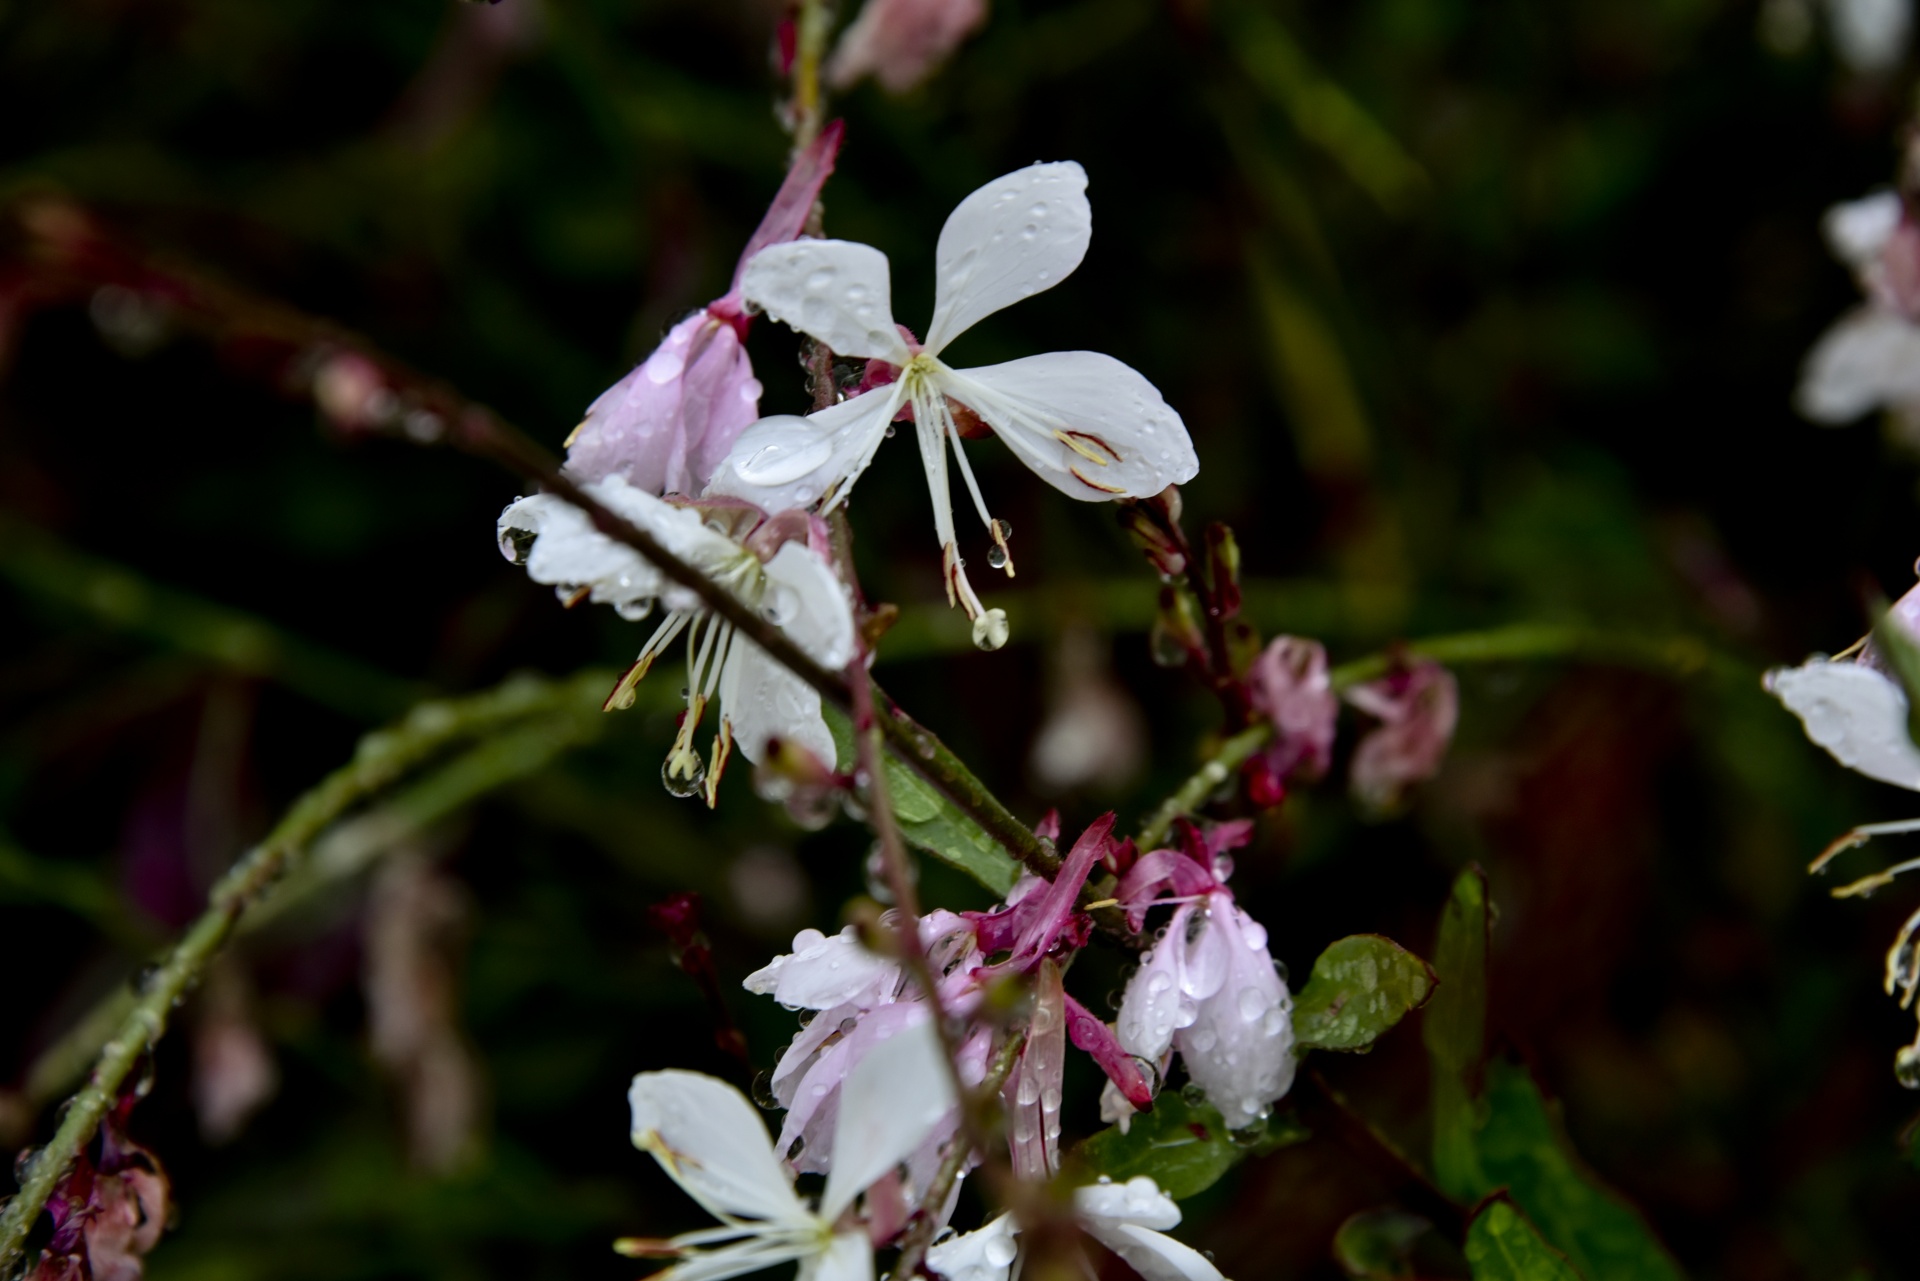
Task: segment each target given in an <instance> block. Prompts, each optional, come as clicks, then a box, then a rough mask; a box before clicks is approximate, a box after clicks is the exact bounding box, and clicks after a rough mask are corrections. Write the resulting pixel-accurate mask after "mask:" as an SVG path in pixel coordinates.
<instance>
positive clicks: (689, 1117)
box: [627, 1071, 812, 1223]
mask: <svg viewBox="0 0 1920 1281" xmlns="http://www.w3.org/2000/svg"><path fill="white" fill-rule="evenodd" d="M627 1102H628V1105H629V1106H630V1107H631V1109H632V1111H633V1142H634V1145H635V1146H636V1147H639V1148H641V1149H642V1150H644V1151H647V1152H651V1153H652V1154H653V1156H654V1158H655V1159H656V1160H658V1161H659V1162H660V1166H661V1168H662V1169H664V1170H665V1171H666V1172H667V1173H668V1174H669V1175H671V1176H672V1177H673V1181H674V1182H675V1183H678V1184H679V1185H680V1186H681V1188H682V1189H684V1190H685V1191H686V1193H687V1195H689V1196H691V1197H692V1198H693V1199H694V1200H696V1201H698V1202H699V1203H700V1204H701V1206H703V1207H704V1208H705V1209H706V1210H707V1211H708V1213H710V1214H712V1215H713V1216H714V1217H715V1218H744V1219H762V1220H766V1221H768V1222H775V1223H804V1222H808V1221H810V1220H811V1218H812V1216H811V1215H810V1214H809V1213H808V1212H807V1208H806V1206H804V1205H803V1204H801V1201H800V1198H799V1197H798V1196H797V1195H795V1193H794V1191H793V1187H792V1183H791V1181H790V1180H789V1179H788V1177H787V1173H786V1171H785V1170H784V1169H782V1168H781V1165H780V1162H779V1161H778V1160H776V1159H775V1157H774V1155H773V1147H772V1145H771V1144H770V1143H768V1141H767V1129H766V1126H765V1125H763V1124H762V1123H761V1121H760V1114H759V1112H758V1111H756V1110H755V1109H754V1106H753V1104H751V1103H749V1102H747V1098H746V1096H745V1095H743V1094H741V1093H740V1091H738V1090H736V1089H734V1088H733V1087H732V1086H731V1085H728V1084H727V1083H726V1082H725V1081H719V1080H715V1079H714V1078H713V1077H710V1076H704V1075H702V1074H701V1073H698V1072H680V1071H666V1072H642V1073H640V1074H639V1075H638V1076H636V1077H634V1078H633V1085H632V1087H631V1088H630V1089H629V1090H628V1091H627Z"/></svg>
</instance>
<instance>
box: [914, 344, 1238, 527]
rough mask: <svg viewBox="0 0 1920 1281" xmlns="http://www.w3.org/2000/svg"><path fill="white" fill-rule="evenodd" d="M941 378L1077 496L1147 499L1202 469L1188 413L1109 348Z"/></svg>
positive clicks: (1046, 476)
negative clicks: (1182, 412)
mask: <svg viewBox="0 0 1920 1281" xmlns="http://www.w3.org/2000/svg"><path fill="white" fill-rule="evenodd" d="M942 382H943V383H944V384H945V390H946V392H947V394H948V395H950V396H952V397H953V398H954V399H955V400H958V401H960V402H961V403H962V404H964V405H966V406H967V407H968V408H970V409H972V410H973V411H974V412H975V413H977V414H979V415H980V417H981V418H983V419H985V420H986V422H987V424H988V425H989V426H991V427H992V428H993V430H994V431H995V432H996V433H997V434H998V435H999V436H1000V438H1001V439H1002V440H1004V441H1006V443H1007V446H1008V447H1009V448H1010V449H1012V450H1013V452H1014V453H1016V454H1018V455H1019V456H1020V461H1021V462H1024V463H1025V464H1026V465H1027V466H1028V467H1031V468H1032V469H1033V470H1034V471H1035V472H1036V473H1038V474H1039V476H1040V478H1041V479H1042V480H1045V481H1046V482H1047V483H1048V484H1050V485H1052V486H1053V487H1054V488H1055V489H1058V490H1059V491H1060V492H1061V493H1063V494H1066V495H1067V496H1068V497H1070V498H1079V499H1082V500H1084V501H1087V502H1097V501H1099V500H1101V499H1107V498H1144V497H1148V496H1150V495H1153V494H1157V493H1159V492H1160V491H1161V490H1163V489H1165V488H1166V487H1167V486H1168V485H1180V484H1185V483H1186V482H1187V481H1189V480H1192V479H1193V477H1194V475H1195V474H1196V473H1197V472H1198V471H1199V470H1200V460H1199V459H1198V458H1197V457H1195V455H1194V452H1193V442H1192V441H1191V440H1190V439H1189V438H1188V436H1187V427H1186V424H1185V423H1183V422H1181V421H1180V415H1179V414H1177V413H1175V412H1174V411H1173V409H1172V408H1171V407H1170V406H1169V405H1168V404H1167V402H1166V401H1164V400H1162V399H1161V397H1160V392H1159V390H1158V389H1156V388H1155V387H1154V385H1153V384H1152V383H1150V382H1148V381H1147V380H1146V379H1145V378H1143V377H1142V376H1141V375H1140V374H1139V373H1138V372H1136V371H1135V370H1133V369H1130V368H1129V367H1127V366H1126V365H1123V364H1121V363H1120V362H1119V361H1117V360H1115V359H1114V358H1113V357H1111V356H1103V355H1101V354H1099V353H1098V352H1092V351H1056V352H1051V353H1049V354H1047V355H1044V356H1028V357H1026V358H1025V359H1023V360H1010V361H1008V362H1007V363H1006V364H1004V365H989V366H987V367H985V368H983V369H965V370H953V371H949V372H948V373H947V375H946V376H945V377H944V378H943V379H942Z"/></svg>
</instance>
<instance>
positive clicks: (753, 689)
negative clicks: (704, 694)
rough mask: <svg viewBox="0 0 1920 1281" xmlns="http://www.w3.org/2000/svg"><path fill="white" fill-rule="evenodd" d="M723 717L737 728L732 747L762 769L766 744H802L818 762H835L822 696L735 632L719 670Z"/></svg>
mask: <svg viewBox="0 0 1920 1281" xmlns="http://www.w3.org/2000/svg"><path fill="white" fill-rule="evenodd" d="M720 714H721V715H722V716H724V717H726V718H727V723H728V724H729V725H731V726H732V727H733V741H734V745H735V746H736V747H738V748H739V750H740V754H741V755H742V756H744V757H746V758H747V759H748V760H749V761H751V762H752V763H753V764H755V765H758V764H759V763H760V762H761V761H762V760H763V759H765V757H766V754H767V740H769V739H774V738H778V739H784V740H786V741H788V742H792V743H798V744H799V745H800V746H801V747H804V748H806V749H807V750H808V751H809V752H812V753H813V754H814V755H815V756H816V757H818V758H819V759H820V760H822V761H824V762H826V763H827V764H829V765H831V764H832V763H833V760H834V753H835V748H834V742H833V731H832V730H830V729H828V728H827V722H826V720H825V719H824V718H822V717H821V715H820V693H819V691H818V690H816V689H814V688H813V686H811V685H809V684H807V683H806V682H805V681H803V680H801V679H800V678H799V677H798V676H795V675H794V674H793V673H792V672H790V671H788V670H787V669H786V668H785V667H782V666H781V665H780V664H779V663H776V662H774V661H773V659H772V658H770V657H768V655H767V651H766V650H764V649H761V648H760V647H759V646H758V645H756V644H754V643H753V642H752V641H750V640H748V639H747V638H746V637H745V636H742V635H740V634H739V633H738V632H735V633H734V635H733V644H732V647H731V648H730V649H729V650H728V651H727V665H726V666H725V667H724V668H722V669H721V671H720Z"/></svg>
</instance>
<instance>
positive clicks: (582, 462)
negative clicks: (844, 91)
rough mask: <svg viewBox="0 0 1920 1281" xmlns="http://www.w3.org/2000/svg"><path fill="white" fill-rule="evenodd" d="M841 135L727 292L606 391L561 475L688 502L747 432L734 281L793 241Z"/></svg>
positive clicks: (827, 138) (796, 179)
mask: <svg viewBox="0 0 1920 1281" xmlns="http://www.w3.org/2000/svg"><path fill="white" fill-rule="evenodd" d="M841 132H842V130H841V126H840V124H839V122H837V121H836V122H835V123H833V124H831V125H829V126H828V127H827V128H826V129H825V130H823V131H822V132H821V134H820V137H819V138H818V139H816V140H815V142H814V143H813V145H812V146H810V147H808V148H807V149H806V150H805V151H804V152H802V153H801V154H800V156H799V157H798V158H797V159H796V160H795V161H794V164H793V168H792V169H791V170H790V171H789V172H788V173H787V177H786V181H785V182H783V183H782V184H781V186H780V191H779V194H777V195H776V196H775V197H774V199H773V204H772V206H771V207H770V208H768V210H767V214H766V217H765V218H763V219H761V221H760V226H759V227H758V228H757V229H756V230H755V231H754V233H753V236H752V237H751V238H750V239H749V240H748V241H747V247H746V249H745V250H743V251H742V252H741V255H740V260H739V263H738V264H737V265H736V266H735V268H734V274H733V286H732V288H731V289H730V290H728V292H727V294H726V295H725V296H724V297H721V298H717V299H715V300H714V301H713V302H711V303H708V304H707V305H706V306H705V307H703V308H701V309H700V310H699V311H696V312H694V313H693V314H692V315H691V316H688V317H687V318H686V319H685V320H682V321H681V322H680V323H679V324H677V325H675V326H674V327H673V328H672V329H671V330H670V331H669V332H668V333H667V336H666V338H665V339H663V340H662V341H661V343H660V345H659V346H658V347H656V348H655V349H654V351H653V354H652V355H650V356H648V357H647V358H646V359H645V360H644V361H642V362H640V364H639V365H637V366H636V367H635V368H634V369H633V371H632V372H631V373H629V374H628V375H627V376H626V377H625V378H622V379H621V380H620V381H619V382H617V383H615V384H614V385H613V386H611V387H609V388H607V390H606V391H604V392H602V393H601V394H600V398H599V399H598V400H595V401H594V402H593V404H592V405H590V406H588V408H587V416H586V419H585V421H583V422H582V423H581V424H580V425H579V426H578V427H576V428H575V429H574V432H573V435H572V436H571V437H569V438H568V440H567V470H568V471H569V472H570V473H572V474H573V475H574V476H575V477H576V478H578V479H580V480H583V481H593V480H600V479H602V478H604V477H607V476H615V475H617V476H620V477H622V478H624V479H625V480H626V481H627V482H628V483H629V484H631V485H632V486H633V487H634V488H636V489H640V490H644V491H645V492H647V493H650V494H670V493H677V494H686V495H689V496H695V495H698V494H700V493H701V492H702V491H703V490H705V488H706V486H707V481H708V479H709V478H710V477H711V476H712V475H713V470H714V468H715V467H717V466H718V465H719V464H720V460H721V459H723V458H725V457H726V456H727V451H728V450H729V449H731V448H732V447H733V442H734V441H735V439H737V438H738V437H739V435H740V433H741V432H743V431H745V430H746V428H747V425H748V424H749V423H751V422H753V421H754V420H755V419H756V418H758V417H759V416H760V383H759V381H758V380H757V379H756V378H754V376H753V362H752V361H750V360H749V359H748V358H747V352H746V348H744V347H743V346H741V340H742V339H744V338H745V337H746V334H747V327H748V325H749V323H750V318H749V316H748V315H747V313H746V310H745V308H744V307H743V305H742V303H741V298H740V276H741V273H742V272H743V271H745V269H746V264H747V262H748V260H749V259H751V258H752V257H753V256H754V255H755V254H757V253H759V252H760V251H761V250H762V249H765V248H766V247H767V246H769V245H778V244H785V243H786V242H787V241H790V240H794V239H797V238H798V237H799V236H800V234H801V230H802V228H803V227H804V226H805V225H806V221H807V215H808V214H809V213H810V212H811V211H812V209H813V204H814V201H815V200H816V199H818V198H819V195H820V188H821V186H822V185H823V184H824V183H825V182H826V180H827V176H828V175H829V174H831V173H832V172H833V162H834V158H835V156H836V155H837V154H838V152H839V150H840V136H841Z"/></svg>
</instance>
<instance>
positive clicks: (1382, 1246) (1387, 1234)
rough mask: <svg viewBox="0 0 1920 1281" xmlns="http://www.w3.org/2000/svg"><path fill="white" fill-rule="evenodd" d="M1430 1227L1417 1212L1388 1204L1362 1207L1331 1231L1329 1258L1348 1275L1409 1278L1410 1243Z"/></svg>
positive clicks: (1428, 1230)
mask: <svg viewBox="0 0 1920 1281" xmlns="http://www.w3.org/2000/svg"><path fill="white" fill-rule="evenodd" d="M1432 1230H1433V1224H1431V1223H1429V1222H1428V1221H1427V1220H1425V1219H1423V1218H1421V1217H1420V1216H1419V1215H1417V1214H1408V1213H1407V1212H1406V1211H1405V1210H1396V1209H1394V1208H1393V1207H1392V1206H1382V1207H1380V1208H1379V1209H1377V1210H1362V1211H1361V1212H1360V1213H1358V1214H1355V1215H1351V1216H1349V1217H1348V1219H1347V1221H1346V1222H1345V1223H1342V1224H1341V1225H1340V1230H1339V1231H1338V1232H1336V1233H1334V1234H1333V1259H1334V1262H1336V1263H1338V1264H1339V1265H1340V1267H1341V1269H1342V1270H1343V1271H1345V1272H1346V1274H1347V1275H1348V1276H1350V1277H1364V1278H1368V1279H1369V1281H1372V1279H1374V1278H1380V1279H1382V1281H1385V1279H1387V1278H1393V1277H1411V1276H1413V1275H1414V1272H1413V1265H1412V1262H1411V1257H1412V1254H1413V1243H1414V1242H1415V1241H1418V1240H1419V1239H1420V1238H1421V1237H1422V1236H1424V1235H1425V1234H1426V1233H1428V1232H1431V1231H1432Z"/></svg>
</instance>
